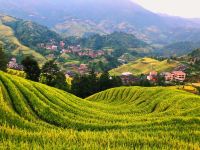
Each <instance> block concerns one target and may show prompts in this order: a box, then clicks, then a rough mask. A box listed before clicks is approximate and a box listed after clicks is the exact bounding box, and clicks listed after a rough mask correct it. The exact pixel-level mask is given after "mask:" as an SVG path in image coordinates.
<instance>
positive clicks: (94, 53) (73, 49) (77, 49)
mask: <svg viewBox="0 0 200 150" xmlns="http://www.w3.org/2000/svg"><path fill="white" fill-rule="evenodd" d="M61 53H65V54H75V55H78V56H80V57H82V56H88V57H91V58H96V57H100V56H103V55H105V51H103V50H92V49H85V50H82V48H81V46H80V45H77V46H69V47H68V48H67V49H62V51H61Z"/></svg>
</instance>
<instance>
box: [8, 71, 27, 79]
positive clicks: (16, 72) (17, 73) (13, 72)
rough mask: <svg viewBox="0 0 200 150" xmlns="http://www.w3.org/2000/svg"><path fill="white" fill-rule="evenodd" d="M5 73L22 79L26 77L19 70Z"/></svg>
mask: <svg viewBox="0 0 200 150" xmlns="http://www.w3.org/2000/svg"><path fill="white" fill-rule="evenodd" d="M7 73H8V74H11V75H15V76H19V77H22V78H25V77H26V73H25V72H24V71H20V70H14V69H7Z"/></svg>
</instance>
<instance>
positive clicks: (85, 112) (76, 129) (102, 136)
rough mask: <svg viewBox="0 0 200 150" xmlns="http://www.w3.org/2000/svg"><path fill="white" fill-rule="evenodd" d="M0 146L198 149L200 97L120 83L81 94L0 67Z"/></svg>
mask: <svg viewBox="0 0 200 150" xmlns="http://www.w3.org/2000/svg"><path fill="white" fill-rule="evenodd" d="M0 149H89V150H91V149H94V150H96V149H102V150H104V149H113V150H116V149H117V150H118V149H119V150H126V149H159V150H160V149H169V150H171V149H181V150H184V149H188V150H189V149H195V150H198V149H200V97H199V96H197V95H194V94H190V93H187V92H184V91H179V90H176V89H168V88H161V87H158V88H142V87H121V88H116V89H110V90H107V91H104V92H101V93H98V94H95V95H93V96H91V97H89V98H87V99H80V98H78V97H76V96H74V95H71V94H69V93H66V92H64V91H61V90H58V89H55V88H52V87H48V86H45V85H43V84H39V83H35V82H31V81H28V80H25V79H23V78H20V77H16V76H12V75H8V74H5V73H3V72H0Z"/></svg>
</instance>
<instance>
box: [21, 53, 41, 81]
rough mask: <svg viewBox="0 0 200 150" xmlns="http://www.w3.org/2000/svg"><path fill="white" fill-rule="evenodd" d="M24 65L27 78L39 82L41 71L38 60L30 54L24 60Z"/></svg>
mask: <svg viewBox="0 0 200 150" xmlns="http://www.w3.org/2000/svg"><path fill="white" fill-rule="evenodd" d="M22 65H23V68H24V71H25V73H26V79H29V80H32V81H36V82H38V81H39V77H40V72H41V71H40V68H39V65H38V63H37V61H36V60H34V59H32V58H31V57H30V56H28V57H26V58H25V59H24V60H22Z"/></svg>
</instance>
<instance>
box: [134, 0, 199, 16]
mask: <svg viewBox="0 0 200 150" xmlns="http://www.w3.org/2000/svg"><path fill="white" fill-rule="evenodd" d="M132 1H134V2H136V3H138V4H140V5H141V6H143V7H144V8H146V9H148V10H151V11H153V12H156V13H163V14H167V15H172V16H180V17H185V18H200V0H132Z"/></svg>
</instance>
